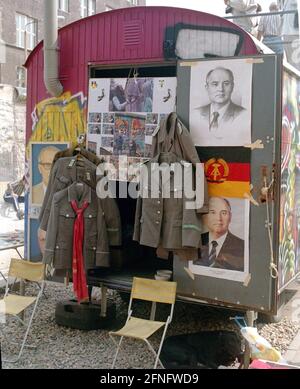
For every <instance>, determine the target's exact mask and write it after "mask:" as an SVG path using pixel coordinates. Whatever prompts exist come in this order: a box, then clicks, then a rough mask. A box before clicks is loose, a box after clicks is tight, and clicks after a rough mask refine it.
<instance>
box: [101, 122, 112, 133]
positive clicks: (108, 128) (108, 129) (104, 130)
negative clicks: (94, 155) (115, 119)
mask: <svg viewBox="0 0 300 389" xmlns="http://www.w3.org/2000/svg"><path fill="white" fill-rule="evenodd" d="M114 129H115V126H114V125H113V124H103V125H102V134H103V135H113V134H114Z"/></svg>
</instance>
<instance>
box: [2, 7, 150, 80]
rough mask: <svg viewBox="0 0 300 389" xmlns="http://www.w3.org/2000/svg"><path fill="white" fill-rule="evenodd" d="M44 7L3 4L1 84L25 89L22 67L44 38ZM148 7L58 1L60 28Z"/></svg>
mask: <svg viewBox="0 0 300 389" xmlns="http://www.w3.org/2000/svg"><path fill="white" fill-rule="evenodd" d="M43 4H44V0H9V1H7V0H0V63H1V64H0V67H1V69H0V84H9V85H12V86H17V87H25V73H24V72H25V70H24V68H23V67H22V65H23V64H24V62H25V58H26V57H27V56H28V54H29V53H30V51H31V50H32V49H33V48H34V47H35V46H36V44H37V43H38V42H39V41H40V40H42V39H43V36H44V28H43V26H44V20H43V18H44V11H43ZM145 4H146V0H58V25H59V27H63V26H65V25H66V24H69V23H71V22H73V21H75V20H78V19H80V18H83V17H86V16H90V15H93V14H95V13H99V12H105V11H110V10H112V9H116V8H125V7H132V6H139V5H145ZM25 35H26V38H27V39H26V44H25ZM25 46H27V47H25Z"/></svg>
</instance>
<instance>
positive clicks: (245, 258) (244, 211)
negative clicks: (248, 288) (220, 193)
mask: <svg viewBox="0 0 300 389" xmlns="http://www.w3.org/2000/svg"><path fill="white" fill-rule="evenodd" d="M203 223H204V226H205V228H206V230H207V232H205V233H203V234H202V235H201V243H202V244H201V249H200V250H199V257H198V259H197V260H195V261H190V266H189V268H190V270H191V271H192V272H193V273H194V274H202V275H206V276H212V277H216V278H223V279H229V280H233V281H240V282H243V281H244V280H245V278H246V276H247V275H248V274H249V201H248V200H244V199H236V198H235V199H233V198H225V197H210V198H209V210H208V213H207V214H205V215H204V216H203Z"/></svg>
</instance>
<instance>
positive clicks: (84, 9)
mask: <svg viewBox="0 0 300 389" xmlns="http://www.w3.org/2000/svg"><path fill="white" fill-rule="evenodd" d="M80 3H81V6H80V8H81V17H82V18H85V17H87V16H91V15H94V14H95V13H96V0H81V2H80Z"/></svg>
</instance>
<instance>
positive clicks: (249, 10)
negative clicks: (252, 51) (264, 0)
mask: <svg viewBox="0 0 300 389" xmlns="http://www.w3.org/2000/svg"><path fill="white" fill-rule="evenodd" d="M224 3H225V4H226V5H227V8H226V11H225V12H226V13H229V12H230V13H231V14H232V15H233V16H243V17H241V18H236V19H232V22H233V23H235V24H237V25H238V26H240V27H241V28H243V29H244V30H245V31H247V32H249V33H252V32H253V29H254V28H255V27H256V26H257V17H250V16H247V15H250V14H255V13H256V12H258V11H259V10H261V7H260V6H259V4H258V3H257V2H256V1H255V0H224ZM228 7H229V8H228Z"/></svg>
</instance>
